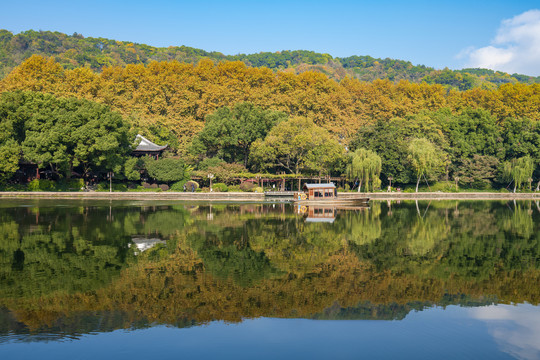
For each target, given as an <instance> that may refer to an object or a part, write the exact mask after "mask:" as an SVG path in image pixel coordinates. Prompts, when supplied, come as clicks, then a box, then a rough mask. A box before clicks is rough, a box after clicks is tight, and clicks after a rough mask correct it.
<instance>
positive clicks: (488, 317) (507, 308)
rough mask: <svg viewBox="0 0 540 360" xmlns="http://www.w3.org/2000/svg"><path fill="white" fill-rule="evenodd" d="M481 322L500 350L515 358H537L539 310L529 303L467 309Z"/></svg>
mask: <svg viewBox="0 0 540 360" xmlns="http://www.w3.org/2000/svg"><path fill="white" fill-rule="evenodd" d="M471 315H472V317H473V318H475V319H478V320H482V321H485V322H486V323H487V325H488V329H489V333H490V334H491V336H493V338H494V339H495V340H496V341H497V343H498V344H499V346H500V348H501V350H502V351H504V352H506V353H508V354H510V355H512V356H513V357H515V358H518V359H527V360H528V359H531V360H532V359H539V358H540V309H539V308H538V307H536V306H532V305H529V304H520V305H496V306H486V307H481V308H474V309H471Z"/></svg>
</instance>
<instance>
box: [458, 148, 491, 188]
mask: <svg viewBox="0 0 540 360" xmlns="http://www.w3.org/2000/svg"><path fill="white" fill-rule="evenodd" d="M498 166H499V160H498V159H497V158H495V157H493V156H482V155H477V154H474V155H473V157H472V159H470V158H467V159H464V160H463V162H462V165H461V166H460V168H459V169H458V170H457V171H456V172H455V175H456V177H457V178H458V179H459V180H458V181H459V182H460V183H462V184H465V185H467V186H470V187H473V188H475V189H486V188H488V187H489V186H490V185H491V182H492V180H493V179H495V177H496V176H497V168H498Z"/></svg>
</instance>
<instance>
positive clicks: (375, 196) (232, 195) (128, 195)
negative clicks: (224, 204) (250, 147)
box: [0, 191, 540, 202]
mask: <svg viewBox="0 0 540 360" xmlns="http://www.w3.org/2000/svg"><path fill="white" fill-rule="evenodd" d="M277 194H278V193H277V192H276V193H274V195H277ZM286 196H287V194H284V197H282V198H279V197H278V198H276V197H275V196H274V197H272V198H269V197H265V194H264V193H249V192H211V193H197V192H196V193H185V192H48V191H33V192H26V191H24V192H23V191H9V192H0V198H4V199H7V198H24V199H28V198H33V199H106V200H186V201H187V200H189V201H238V202H242V201H261V202H264V201H275V200H292V198H289V197H286ZM338 196H339V198H341V199H343V200H350V199H358V198H366V197H368V198H369V199H370V200H540V193H538V192H537V193H515V194H514V193H492V192H490V193H488V192H463V193H443V192H421V193H398V192H392V193H386V192H376V193H339V195H338Z"/></svg>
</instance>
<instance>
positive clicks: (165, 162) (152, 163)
mask: <svg viewBox="0 0 540 360" xmlns="http://www.w3.org/2000/svg"><path fill="white" fill-rule="evenodd" d="M144 165H145V168H146V171H147V172H148V175H149V176H150V177H151V178H153V179H156V180H157V181H160V182H166V183H171V182H176V181H181V180H186V179H189V176H190V173H191V167H190V166H188V165H186V164H185V163H184V161H183V160H181V159H173V158H165V159H159V160H155V159H154V158H151V157H149V156H148V157H146V158H144Z"/></svg>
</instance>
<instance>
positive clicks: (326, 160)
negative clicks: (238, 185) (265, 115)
mask: <svg viewBox="0 0 540 360" xmlns="http://www.w3.org/2000/svg"><path fill="white" fill-rule="evenodd" d="M251 155H252V160H253V161H254V162H255V163H257V164H259V166H260V167H261V168H264V169H268V168H278V169H284V170H286V171H288V172H290V173H291V174H299V173H300V171H310V172H317V171H319V172H323V173H330V172H331V171H332V170H334V169H336V168H339V167H340V166H341V164H342V162H343V160H344V156H345V152H344V148H343V146H341V145H340V144H339V142H338V141H337V140H335V139H333V138H332V137H331V136H330V133H329V132H328V131H326V130H325V129H323V128H321V127H319V126H317V125H315V123H313V121H311V120H309V119H306V118H292V119H290V120H288V121H285V122H281V123H279V124H278V125H277V126H276V127H274V128H273V129H272V130H271V131H270V133H268V136H267V137H266V138H265V139H264V141H263V140H260V139H259V140H257V141H255V142H254V143H253V146H252V149H251Z"/></svg>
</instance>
